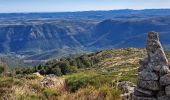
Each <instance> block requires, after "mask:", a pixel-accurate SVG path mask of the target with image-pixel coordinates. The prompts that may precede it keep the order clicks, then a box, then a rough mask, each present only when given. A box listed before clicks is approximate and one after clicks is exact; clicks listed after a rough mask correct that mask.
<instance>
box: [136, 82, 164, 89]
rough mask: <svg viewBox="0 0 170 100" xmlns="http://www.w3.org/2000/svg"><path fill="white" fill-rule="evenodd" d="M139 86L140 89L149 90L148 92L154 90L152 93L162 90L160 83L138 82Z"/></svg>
mask: <svg viewBox="0 0 170 100" xmlns="http://www.w3.org/2000/svg"><path fill="white" fill-rule="evenodd" d="M137 86H138V87H139V88H143V89H148V90H152V91H158V90H159V89H160V88H161V86H160V84H159V82H158V81H144V80H138V81H137Z"/></svg>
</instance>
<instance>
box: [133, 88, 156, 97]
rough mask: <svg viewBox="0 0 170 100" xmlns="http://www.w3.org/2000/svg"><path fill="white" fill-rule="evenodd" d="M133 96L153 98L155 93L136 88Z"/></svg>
mask: <svg viewBox="0 0 170 100" xmlns="http://www.w3.org/2000/svg"><path fill="white" fill-rule="evenodd" d="M134 94H135V95H136V96H144V97H150V96H155V95H156V92H154V91H151V90H146V89H142V88H138V87H136V88H135V92H134Z"/></svg>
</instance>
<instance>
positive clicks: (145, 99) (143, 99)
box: [132, 95, 163, 100]
mask: <svg viewBox="0 0 170 100" xmlns="http://www.w3.org/2000/svg"><path fill="white" fill-rule="evenodd" d="M132 100H157V98H156V97H141V96H136V95H134V96H133V99H132ZM162 100H163V99H162Z"/></svg>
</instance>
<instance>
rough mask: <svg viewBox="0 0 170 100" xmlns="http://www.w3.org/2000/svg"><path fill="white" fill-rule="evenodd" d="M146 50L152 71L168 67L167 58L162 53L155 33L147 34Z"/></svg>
mask: <svg viewBox="0 0 170 100" xmlns="http://www.w3.org/2000/svg"><path fill="white" fill-rule="evenodd" d="M146 50H147V54H148V59H149V63H150V64H151V65H152V68H153V70H155V71H159V70H160V69H161V67H162V66H166V65H168V60H167V57H166V55H165V53H164V50H163V48H162V45H161V43H160V42H159V36H158V33H156V32H150V33H148V38H147V44H146Z"/></svg>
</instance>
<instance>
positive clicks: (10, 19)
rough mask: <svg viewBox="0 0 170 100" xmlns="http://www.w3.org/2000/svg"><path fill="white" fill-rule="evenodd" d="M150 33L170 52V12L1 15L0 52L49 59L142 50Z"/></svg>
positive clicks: (163, 10) (20, 56)
mask: <svg viewBox="0 0 170 100" xmlns="http://www.w3.org/2000/svg"><path fill="white" fill-rule="evenodd" d="M149 31H157V32H159V34H160V38H161V40H162V43H163V46H165V48H166V49H170V40H169V37H170V9H150V10H149V9H148V10H113V11H87V12H68V13H27V14H23V13H18V14H15V13H12V14H0V53H1V54H7V55H8V54H10V55H16V56H17V57H19V58H22V59H27V60H34V59H35V60H37V59H38V60H46V59H50V58H51V57H52V58H57V57H62V56H67V55H76V54H81V53H83V52H93V51H98V50H103V49H110V48H127V47H138V48H143V47H145V46H144V45H143V44H144V42H145V34H146V33H147V32H149ZM64 54H66V55H64Z"/></svg>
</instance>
